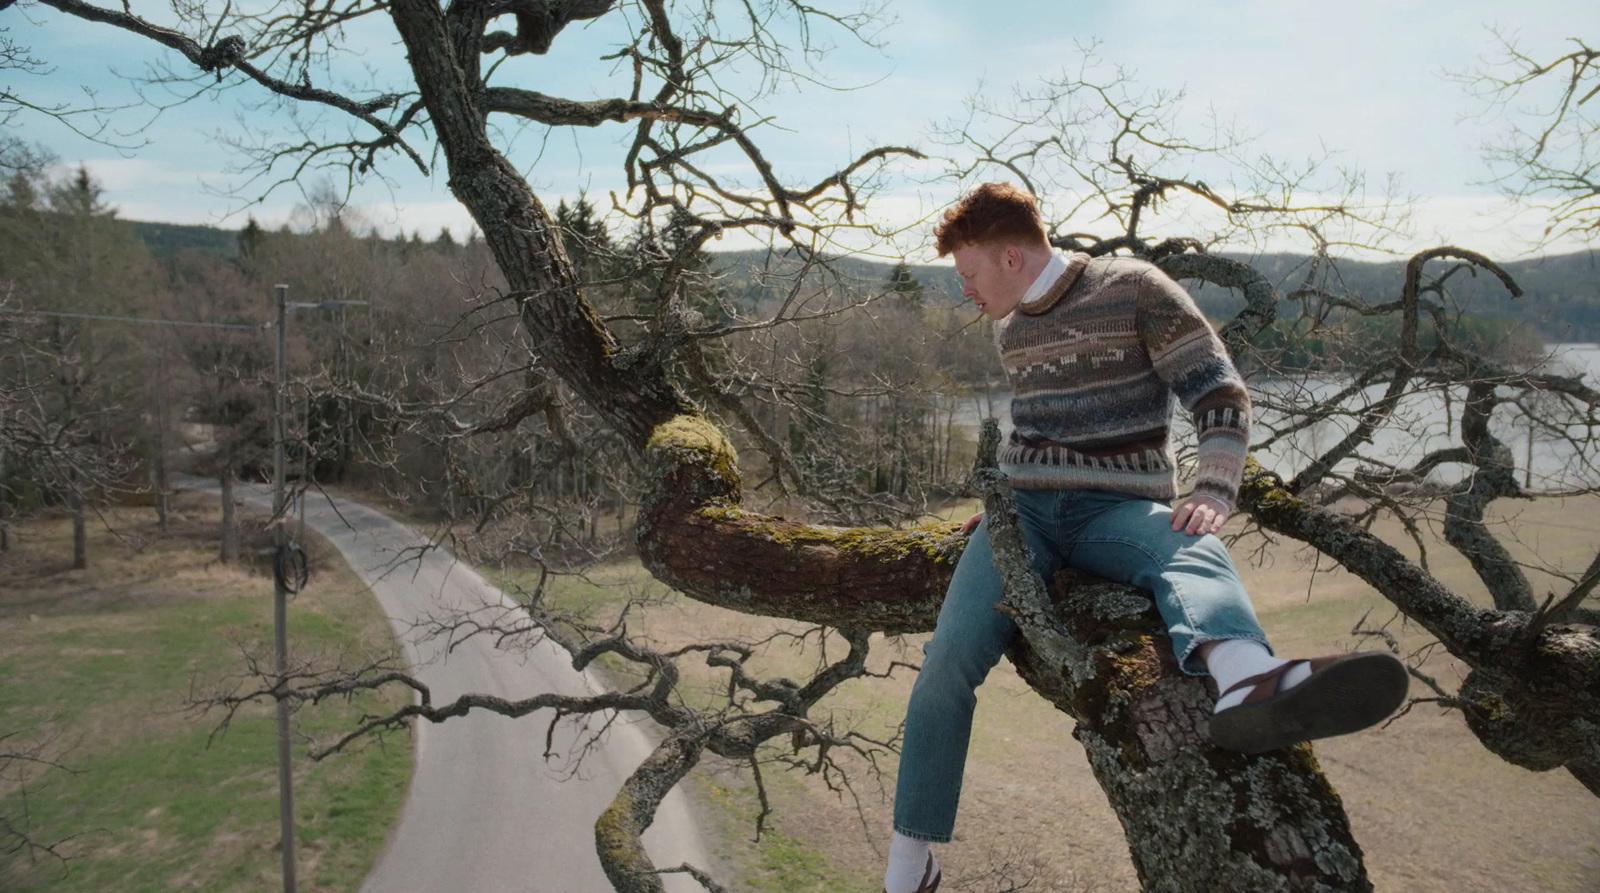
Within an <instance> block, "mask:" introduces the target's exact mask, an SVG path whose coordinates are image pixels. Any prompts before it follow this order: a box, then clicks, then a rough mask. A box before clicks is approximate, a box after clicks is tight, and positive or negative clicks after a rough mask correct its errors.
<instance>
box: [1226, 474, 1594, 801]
mask: <svg viewBox="0 0 1600 893" xmlns="http://www.w3.org/2000/svg"><path fill="white" fill-rule="evenodd" d="M1239 504H1240V507H1241V509H1243V510H1246V511H1249V512H1250V513H1251V514H1252V515H1254V516H1255V519H1256V521H1257V523H1259V524H1260V525H1261V526H1262V527H1263V528H1264V529H1266V530H1270V531H1272V532H1274V533H1279V534H1283V535H1285V536H1289V537H1293V538H1294V539H1297V540H1300V541H1301V542H1304V543H1307V544H1309V545H1311V546H1312V547H1314V548H1316V549H1317V551H1319V552H1321V553H1322V554H1324V555H1327V556H1328V557H1330V558H1333V559H1334V560H1335V561H1338V562H1339V564H1340V565H1342V566H1343V567H1344V568H1345V569H1346V570H1348V571H1350V572H1351V573H1353V574H1355V575H1356V576H1358V577H1360V578H1361V579H1363V580H1365V581H1366V582H1367V583H1368V584H1370V585H1371V586H1372V587H1373V588H1374V589H1377V590H1378V591H1379V592H1381V593H1382V594H1383V596H1384V597H1385V598H1387V599H1388V600H1389V601H1391V602H1393V603H1394V604H1395V606H1396V607H1398V608H1399V609H1400V610H1401V611H1402V612H1403V613H1404V614H1405V615H1406V616H1407V617H1409V618H1410V619H1412V620H1414V621H1416V622H1417V623H1419V624H1421V625H1422V627H1423V628H1425V629H1426V630H1428V632H1430V633H1432V634H1433V635H1434V636H1436V637H1438V639H1439V641H1440V643H1441V644H1443V645H1444V646H1445V648H1446V649H1447V650H1448V651H1449V652H1450V653H1451V654H1452V655H1454V656H1455V657H1457V658H1459V659H1460V660H1462V661H1464V662H1466V663H1467V665H1468V666H1470V667H1472V672H1471V673H1470V674H1469V675H1468V676H1467V678H1466V680H1465V681H1464V682H1463V683H1462V686H1461V691H1460V692H1459V694H1458V696H1457V699H1456V700H1457V702H1458V703H1459V705H1460V707H1461V709H1462V712H1463V714H1464V715H1465V718H1466V721H1467V726H1468V727H1469V728H1471V729H1472V731H1473V733H1474V734H1476V735H1477V736H1478V740H1479V741H1481V742H1482V743H1483V745H1484V747H1486V748H1488V749H1489V751H1490V752H1492V753H1494V754H1496V755H1498V756H1500V757H1501V758H1502V759H1504V760H1506V761H1508V762H1510V763H1513V764H1515V765H1518V766H1522V767H1524V768H1527V769H1532V770H1535V771H1546V770H1550V769H1554V768H1558V767H1562V766H1568V767H1572V768H1573V771H1574V773H1575V774H1578V775H1579V778H1580V780H1581V779H1582V778H1583V777H1584V775H1583V773H1584V772H1586V771H1587V767H1588V766H1590V765H1592V764H1593V763H1594V761H1595V760H1596V758H1597V755H1600V636H1597V635H1596V630H1595V628H1594V627H1592V626H1587V625H1584V624H1553V625H1550V626H1542V625H1540V624H1537V623H1535V622H1534V620H1533V615H1532V614H1530V613H1528V612H1526V611H1501V610H1495V609H1492V608H1479V607H1477V606H1475V605H1473V604H1472V603H1471V602H1468V601H1467V600H1466V599H1464V598H1462V597H1460V596H1458V595H1456V594H1455V593H1454V592H1451V591H1450V590H1449V589H1447V588H1445V586H1444V585H1443V584H1442V583H1440V582H1439V581H1438V580H1436V579H1434V577H1433V576H1432V575H1431V574H1429V573H1428V572H1427V571H1425V570H1423V569H1422V568H1421V567H1420V566H1418V565H1417V564H1416V563H1415V562H1413V561H1411V560H1410V559H1408V558H1406V557H1405V555H1403V554H1402V553H1401V552H1400V551H1399V550H1398V549H1396V548H1394V547H1393V546H1391V545H1389V544H1388V543H1385V542H1384V541H1382V540H1380V539H1378V538H1377V537H1375V536H1373V535H1372V534H1370V533H1368V532H1367V531H1365V530H1363V529H1361V528H1360V527H1359V526H1357V525H1356V524H1355V523H1354V522H1352V521H1351V520H1350V519H1348V518H1345V517H1342V516H1340V515H1337V514H1335V513H1333V512H1330V511H1327V510H1326V509H1321V508H1317V507H1315V506H1311V505H1308V504H1307V503H1305V502H1302V501H1301V500H1300V499H1298V498H1296V497H1295V496H1294V495H1293V494H1291V493H1290V492H1289V491H1288V490H1287V488H1285V486H1284V485H1283V482H1282V481H1281V480H1280V479H1279V478H1278V477H1277V475H1274V474H1272V473H1270V472H1267V471H1264V470H1263V469H1262V468H1261V466H1260V465H1259V464H1257V463H1255V462H1254V460H1252V461H1251V462H1250V466H1249V467H1248V468H1247V469H1246V472H1245V482H1244V486H1243V487H1242V488H1240V491H1239Z"/></svg>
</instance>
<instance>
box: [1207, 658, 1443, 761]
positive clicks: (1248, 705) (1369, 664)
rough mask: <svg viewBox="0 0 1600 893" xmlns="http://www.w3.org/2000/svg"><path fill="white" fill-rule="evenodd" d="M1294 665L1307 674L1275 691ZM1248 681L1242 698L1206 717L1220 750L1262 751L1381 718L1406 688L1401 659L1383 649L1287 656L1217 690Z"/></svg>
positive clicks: (1241, 685)
mask: <svg viewBox="0 0 1600 893" xmlns="http://www.w3.org/2000/svg"><path fill="white" fill-rule="evenodd" d="M1296 664H1306V665H1307V666H1309V667H1310V668H1311V676H1310V678H1308V679H1306V680H1305V681H1304V682H1301V683H1300V684H1299V685H1296V686H1295V687H1294V688H1290V689H1287V690H1284V691H1279V690H1278V686H1280V685H1281V684H1283V674H1284V673H1286V672H1288V670H1289V668H1290V667H1293V666H1295V665H1296ZM1245 686H1251V687H1252V688H1251V691H1250V694H1248V695H1246V696H1245V699H1244V701H1243V702H1242V703H1240V704H1237V705H1235V706H1233V707H1229V708H1228V709H1226V710H1223V711H1222V712H1220V713H1217V714H1215V715H1213V716H1212V717H1211V740H1212V741H1213V742H1215V743H1216V745H1217V746H1218V747H1220V748H1223V749H1225V750H1236V751H1239V752H1241V753H1264V752H1266V751H1269V750H1277V749H1278V748H1280V747H1288V746H1289V745H1291V744H1297V743H1299V742H1301V741H1311V740H1315V739H1317V738H1331V737H1333V736H1335V735H1348V734H1349V733H1351V732H1359V731H1361V730H1362V729H1365V728H1367V727H1369V726H1372V725H1376V724H1377V723H1379V722H1382V721H1383V720H1384V719H1385V718H1386V717H1387V716H1388V715H1389V714H1391V713H1393V712H1394V711H1395V710H1396V709H1398V708H1399V706H1400V704H1401V703H1402V702H1404V701H1405V699H1406V694H1407V693H1408V692H1409V691H1410V690H1411V679H1410V676H1409V674H1408V673H1407V672H1406V666H1405V664H1403V663H1401V662H1400V660H1399V658H1397V657H1395V656H1394V655H1392V654H1390V653H1388V652H1387V651H1359V652H1356V653H1354V654H1339V655H1332V656H1329V657H1317V658H1312V659H1311V660H1296V661H1290V662H1288V663H1286V664H1284V665H1283V666H1281V667H1279V668H1277V669H1276V670H1270V671H1268V672H1265V673H1259V674H1257V675H1255V676H1251V677H1250V678H1248V679H1242V680H1240V681H1239V682H1237V683H1235V684H1234V685H1232V686H1230V687H1229V688H1228V691H1225V692H1223V693H1222V694H1223V695H1224V696H1225V695H1227V694H1228V693H1229V692H1234V691H1238V690H1239V689H1241V688H1244V687H1245Z"/></svg>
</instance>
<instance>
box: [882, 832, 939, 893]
mask: <svg viewBox="0 0 1600 893" xmlns="http://www.w3.org/2000/svg"><path fill="white" fill-rule="evenodd" d="M931 848H932V844H930V843H928V841H926V840H913V839H911V838H909V837H907V836H905V835H904V834H901V833H900V832H898V831H896V832H895V834H894V836H893V837H891V838H890V839H889V870H888V871H886V872H884V874H883V889H885V890H887V891H888V893H916V891H917V886H918V885H919V884H921V883H922V875H923V873H924V872H926V871H927V870H928V859H930V858H932V856H933V853H932V852H931V851H930V850H931ZM933 870H934V873H935V874H937V873H938V871H939V860H937V859H934V860H933Z"/></svg>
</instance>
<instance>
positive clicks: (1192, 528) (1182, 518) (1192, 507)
mask: <svg viewBox="0 0 1600 893" xmlns="http://www.w3.org/2000/svg"><path fill="white" fill-rule="evenodd" d="M1227 520H1228V512H1227V510H1226V509H1225V508H1223V505H1222V503H1221V502H1220V501H1218V500H1216V499H1213V498H1212V497H1210V496H1191V497H1189V501H1188V502H1185V503H1184V504H1183V505H1180V506H1178V507H1177V509H1175V510H1174V511H1173V513H1172V529H1173V530H1181V531H1183V532H1184V533H1187V534H1189V535H1190V536H1204V535H1205V534H1208V533H1216V532H1217V531H1219V530H1221V529H1222V525H1223V524H1224V523H1225V522H1227Z"/></svg>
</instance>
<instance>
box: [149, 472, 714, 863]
mask: <svg viewBox="0 0 1600 893" xmlns="http://www.w3.org/2000/svg"><path fill="white" fill-rule="evenodd" d="M178 486H184V487H186V488H189V489H197V490H208V491H210V492H212V493H216V492H218V490H217V484H216V482H215V481H205V480H203V479H200V478H188V477H186V478H184V479H183V481H182V482H181V483H180V484H178ZM235 493H236V494H237V495H238V497H239V498H241V499H246V500H249V501H250V502H251V503H253V504H257V505H261V506H263V507H270V505H271V497H270V493H269V492H268V490H267V489H266V488H264V487H245V486H239V487H237V488H236V489H235ZM340 516H342V518H341V517H340ZM347 522H348V523H347ZM306 524H307V526H309V527H312V528H314V529H315V530H316V531H317V532H318V533H320V534H322V535H323V536H325V537H327V538H328V539H329V540H330V541H332V542H333V544H334V545H335V546H337V547H338V548H339V551H340V552H342V553H343V554H344V557H345V560H346V561H348V562H349V563H350V567H351V568H353V569H354V570H355V572H356V574H357V576H359V577H360V578H361V579H362V580H363V581H365V582H366V583H367V584H369V585H370V586H371V587H372V591H373V594H374V595H376V596H377V598H378V602H379V603H380V604H381V605H382V606H383V610H384V613H385V614H387V615H388V617H389V623H390V625H391V626H392V627H393V628H394V634H395V637H396V639H397V640H399V641H400V642H401V644H402V646H403V647H404V649H405V653H406V658H407V660H409V661H410V662H411V665H412V670H413V672H414V673H415V674H416V675H417V676H419V677H420V678H421V679H422V681H423V682H425V683H426V684H427V685H428V686H429V687H430V688H431V689H432V690H433V698H434V703H435V704H443V703H447V702H448V701H450V700H452V699H453V698H455V697H456V696H457V695H459V694H463V693H466V692H480V693H485V694H495V695H499V696H501V697H505V698H510V699H516V698H524V697H528V696H530V695H533V694H536V693H539V692H545V691H559V692H563V693H567V694H584V693H589V692H594V691H598V690H599V685H598V684H597V683H596V682H595V681H594V680H592V679H590V678H588V677H587V676H586V675H582V674H579V673H577V672H575V671H574V670H573V669H572V666H571V664H570V662H568V660H567V659H566V655H565V653H564V652H561V651H560V650H559V649H557V648H556V647H555V646H553V645H549V644H548V643H546V644H542V645H541V646H539V647H537V648H535V649H534V650H533V651H531V652H529V653H528V654H527V655H518V654H508V653H506V652H502V651H499V650H496V649H495V648H494V647H493V645H492V643H491V642H490V641H489V640H488V639H487V638H485V639H472V640H469V641H467V642H465V643H462V644H460V645H458V646H457V647H456V648H455V650H454V651H452V652H450V653H449V654H448V655H446V654H444V653H443V645H442V643H438V642H429V643H419V642H418V641H417V639H418V636H417V635H416V632H415V630H414V629H413V625H414V622H415V621H418V620H420V619H422V618H425V617H427V616H428V615H430V614H432V615H437V614H439V612H440V611H441V609H445V608H464V609H469V610H470V609H475V608H480V607H482V606H485V605H488V606H502V605H505V604H509V602H508V601H507V600H506V598H505V596H504V595H503V594H502V593H501V592H500V590H498V589H496V588H495V587H493V586H491V585H489V584H488V583H486V582H485V581H484V579H483V578H482V577H481V576H479V575H478V573H477V572H476V571H474V570H473V569H472V568H470V567H468V566H467V565H465V564H460V563H457V562H456V561H455V560H454V558H453V557H452V556H451V555H449V554H448V553H445V552H443V551H442V550H441V551H435V552H430V553H428V554H427V555H426V557H424V558H423V559H422V560H421V563H420V566H419V563H418V562H417V561H416V560H415V558H414V555H415V553H410V556H411V560H409V561H406V562H404V563H402V564H398V565H397V563H396V559H397V557H399V556H400V553H401V550H402V549H405V548H407V547H415V546H418V545H421V544H422V543H423V540H422V538H421V537H419V536H417V535H416V534H415V533H413V532H411V531H410V530H408V529H407V528H406V527H404V526H403V525H401V524H399V523H397V522H395V521H393V520H391V519H390V518H388V517H387V516H385V515H383V514H381V513H379V512H376V511H373V510H372V509H369V508H367V507H365V506H362V505H359V504H356V503H352V502H350V501H349V500H339V502H338V513H335V512H334V511H333V508H332V507H331V506H330V505H329V504H328V501H327V500H326V499H325V498H323V497H320V496H313V497H312V498H311V499H310V500H309V502H308V504H307V510H306ZM311 592H314V589H313V590H308V594H309V593H311ZM289 636H290V641H291V643H292V642H293V637H294V629H293V627H291V628H290V630H289ZM547 726H548V714H546V713H543V712H541V713H536V714H533V715H531V716H527V717H524V718H522V719H520V720H513V719H507V718H505V717H500V716H495V715H492V714H486V713H476V712H474V713H470V714H468V715H467V716H464V717H461V718H458V719H452V720H449V721H447V722H444V723H440V724H434V723H428V722H419V723H418V724H417V726H416V729H415V740H416V766H415V769H414V770H413V774H412V778H411V789H410V791H409V792H408V793H407V796H406V802H405V807H404V809H403V810H402V812H401V814H400V822H399V824H398V825H397V826H396V828H395V830H394V831H393V833H392V834H391V836H390V840H389V844H388V847H387V848H386V849H385V851H384V853H383V855H382V856H381V857H380V858H379V859H378V864H377V865H376V866H374V868H373V869H372V873H371V874H370V875H368V876H367V880H366V882H365V883H364V884H363V885H362V887H361V889H362V891H363V893H456V891H460V893H475V891H482V893H602V891H608V890H610V889H611V886H610V884H609V883H608V882H607V881H606V879H605V875H604V874H602V873H601V871H600V860H599V858H598V857H597V856H596V855H595V850H594V820H595V818H596V817H598V816H599V815H600V812H601V811H602V810H603V809H604V808H605V807H606V805H607V804H609V803H610V801H611V798H612V796H613V795H614V794H615V793H616V791H617V789H618V788H619V787H620V786H621V784H622V781H623V779H624V778H626V777H627V775H628V773H630V772H631V771H633V769H634V767H636V766H637V765H638V764H639V762H640V761H641V760H643V759H644V757H645V756H646V755H647V754H648V753H649V748H650V744H649V742H648V739H647V737H646V734H645V732H644V731H643V730H642V729H641V728H640V727H638V726H636V725H633V724H628V723H618V725H617V727H616V728H614V729H613V730H612V732H611V733H610V735H609V737H608V738H607V740H606V742H605V747H604V749H603V750H602V751H601V752H599V753H592V754H590V756H589V757H587V758H586V759H585V760H584V762H583V763H582V766H581V772H580V773H579V774H578V775H577V776H575V777H570V778H563V776H564V775H566V773H565V772H562V771H559V767H555V766H552V765H550V764H547V763H546V761H545V759H544V757H543V753H544V746H545V729H546V727H547ZM574 737H575V736H574V735H573V733H572V732H571V730H570V729H569V728H567V727H566V726H565V724H564V725H563V728H561V729H559V730H558V733H557V737H556V739H555V742H554V743H555V749H556V751H557V752H558V753H563V754H564V753H568V752H569V748H570V745H571V744H572V743H573V741H574ZM334 759H337V757H334ZM645 845H646V847H647V848H648V849H649V851H650V853H651V855H652V857H654V859H655V861H656V864H657V865H662V866H672V865H677V864H679V863H680V862H683V861H688V862H690V863H691V864H694V865H697V866H700V867H708V866H707V859H706V856H705V852H706V850H705V846H704V843H703V841H702V840H701V838H700V835H699V832H698V830H697V829H696V828H695V826H694V823H693V821H692V819H691V818H690V813H689V809H688V804H687V802H686V801H685V799H684V797H683V795H682V794H681V793H679V792H677V791H674V792H673V793H672V794H671V795H669V796H668V797H667V799H666V801H665V802H664V803H663V804H662V808H661V810H660V812H659V813H658V814H657V817H656V822H655V825H654V826H653V827H652V828H651V829H650V832H649V833H647V834H646V835H645ZM666 882H667V889H668V890H669V891H672V893H679V891H683V893H687V891H694V890H699V889H701V888H700V887H699V885H698V884H695V883H694V882H693V881H691V880H690V879H688V878H686V877H682V876H668V877H667V878H666Z"/></svg>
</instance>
